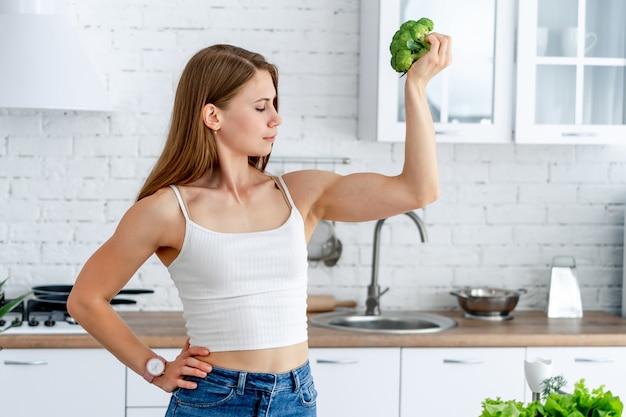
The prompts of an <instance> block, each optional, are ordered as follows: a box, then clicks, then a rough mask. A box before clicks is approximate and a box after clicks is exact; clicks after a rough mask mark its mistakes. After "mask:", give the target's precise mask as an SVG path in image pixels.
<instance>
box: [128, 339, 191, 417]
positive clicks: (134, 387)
mask: <svg viewBox="0 0 626 417" xmlns="http://www.w3.org/2000/svg"><path fill="white" fill-rule="evenodd" d="M154 352H155V353H156V354H158V355H161V356H163V357H164V358H165V359H167V360H173V359H174V358H176V356H177V355H178V354H179V353H180V349H155V350H154ZM170 397H171V394H170V393H167V392H165V391H163V390H162V389H161V388H159V387H157V386H156V385H152V384H148V383H147V382H146V380H145V379H143V377H142V376H140V375H138V374H136V373H135V372H133V371H131V370H130V369H126V417H163V416H164V415H165V411H166V410H167V406H168V405H169V402H170Z"/></svg>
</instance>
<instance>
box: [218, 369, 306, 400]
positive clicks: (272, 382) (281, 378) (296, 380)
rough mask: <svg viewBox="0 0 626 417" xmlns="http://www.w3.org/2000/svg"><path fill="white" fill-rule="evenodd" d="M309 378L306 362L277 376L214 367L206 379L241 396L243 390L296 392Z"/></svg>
mask: <svg viewBox="0 0 626 417" xmlns="http://www.w3.org/2000/svg"><path fill="white" fill-rule="evenodd" d="M310 378H311V369H310V367H309V362H308V361H307V362H305V363H304V364H303V365H302V366H299V367H298V368H295V369H293V370H291V371H289V372H284V373H278V374H273V373H263V372H247V371H238V370H234V369H227V368H220V367H218V366H214V367H213V370H212V371H211V373H209V375H207V379H210V380H213V381H215V382H217V383H219V384H220V385H223V386H228V387H231V388H236V390H237V393H238V394H243V393H244V392H245V390H259V391H267V392H273V391H280V390H285V389H289V390H292V391H294V392H296V391H298V390H299V389H300V386H301V385H302V384H303V383H304V382H305V381H307V380H308V379H310Z"/></svg>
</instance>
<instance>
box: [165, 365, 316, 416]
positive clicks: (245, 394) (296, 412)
mask: <svg viewBox="0 0 626 417" xmlns="http://www.w3.org/2000/svg"><path fill="white" fill-rule="evenodd" d="M187 379H189V380H190V381H194V382H196V383H197V384H198V387H197V388H196V389H181V388H179V389H177V390H176V391H174V393H173V394H172V399H171V400H170V405H169V408H168V409H167V413H166V414H165V417H206V416H211V417H257V416H264V417H315V416H316V415H317V413H316V407H315V401H316V399H317V391H316V390H315V386H314V384H313V377H312V376H311V369H310V368H309V363H308V362H307V363H305V364H304V365H302V366H300V367H299V368H296V369H294V370H292V371H290V372H285V373H281V374H268V373H254V372H244V371H235V370H231V369H224V368H219V367H216V366H214V367H213V371H212V372H211V373H209V374H208V375H207V377H206V378H196V377H187Z"/></svg>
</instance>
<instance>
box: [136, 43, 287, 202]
mask: <svg viewBox="0 0 626 417" xmlns="http://www.w3.org/2000/svg"><path fill="white" fill-rule="evenodd" d="M258 70H266V71H268V72H269V73H270V75H271V77H272V81H273V83H274V88H276V92H277V95H276V98H275V99H274V106H275V108H276V109H277V110H278V70H277V68H276V67H275V66H274V65H272V64H270V63H268V62H267V61H266V60H265V58H264V57H263V56H262V55H260V54H257V53H254V52H250V51H247V50H245V49H243V48H239V47H236V46H232V45H213V46H210V47H208V48H205V49H202V50H201V51H199V52H197V53H196V54H195V55H194V56H193V57H192V58H191V59H190V60H189V62H188V63H187V65H186V67H185V69H184V70H183V73H182V75H181V77H180V81H179V82H178V88H177V89H176V97H175V99H174V109H173V110H172V120H171V122H170V130H169V133H168V136H167V140H166V142H165V145H164V148H163V152H162V153H161V156H160V157H159V159H158V160H157V162H156V164H155V166H154V168H153V169H152V172H150V175H149V176H148V178H147V179H146V182H145V183H144V185H143V187H142V188H141V190H140V191H139V194H138V196H137V201H139V200H141V199H142V198H144V197H147V196H149V195H152V194H153V193H154V192H156V191H157V190H159V189H160V188H163V187H165V186H168V185H170V184H188V183H190V182H192V181H195V180H197V179H198V178H200V177H201V176H202V175H203V174H205V173H206V172H207V171H209V170H211V169H212V168H213V167H215V166H216V165H217V163H218V158H217V150H216V145H215V136H214V134H213V131H212V130H211V129H209V128H208V127H207V126H206V125H205V124H204V122H203V121H202V107H203V106H204V105H205V104H208V103H212V104H214V105H215V106H217V107H219V108H224V107H225V106H226V105H227V104H228V101H229V100H230V99H232V98H233V97H234V96H235V95H236V94H237V92H238V91H239V89H240V88H241V86H242V85H243V84H245V83H246V82H247V81H248V80H250V79H251V78H252V77H253V76H254V74H255V73H256V71H258ZM269 157H270V155H269V154H268V155H266V156H250V157H248V163H249V164H250V165H252V166H254V167H256V168H258V169H260V170H265V167H266V165H267V163H268V161H269Z"/></svg>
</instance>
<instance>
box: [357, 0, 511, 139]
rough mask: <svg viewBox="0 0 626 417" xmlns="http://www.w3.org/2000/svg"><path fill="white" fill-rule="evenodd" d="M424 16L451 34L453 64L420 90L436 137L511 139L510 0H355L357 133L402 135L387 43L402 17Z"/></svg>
mask: <svg viewBox="0 0 626 417" xmlns="http://www.w3.org/2000/svg"><path fill="white" fill-rule="evenodd" d="M421 17H428V18H430V19H432V20H433V22H434V24H435V31H436V32H441V33H445V34H449V35H451V36H452V38H453V41H452V42H453V43H452V51H453V63H452V65H451V66H450V67H449V68H447V69H445V70H444V71H443V72H441V73H440V74H438V75H437V76H436V77H435V78H433V79H432V80H431V81H430V83H429V85H428V88H427V90H426V93H427V96H428V102H429V104H430V110H431V113H432V116H433V119H434V121H435V128H436V132H437V140H438V141H440V142H510V141H511V139H512V118H513V100H512V92H513V82H514V81H513V65H514V64H513V50H514V44H515V41H514V26H515V25H514V24H515V3H514V1H513V0H498V1H497V2H496V0H473V1H470V2H468V1H466V0H438V1H427V0H385V1H384V2H383V1H382V0H375V1H364V2H361V27H362V28H367V29H364V30H362V31H361V39H360V41H361V46H360V60H361V62H360V68H359V137H360V138H362V139H372V138H374V139H375V140H378V141H403V140H404V136H405V135H404V134H405V111H404V81H405V77H404V76H400V75H401V74H398V73H397V72H395V71H394V70H393V69H392V68H391V65H390V63H389V62H390V59H391V53H390V51H389V45H390V43H391V39H392V37H393V35H394V33H395V32H396V31H397V30H398V29H399V27H400V25H401V24H402V23H403V22H405V21H407V20H418V19H420V18H421Z"/></svg>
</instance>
